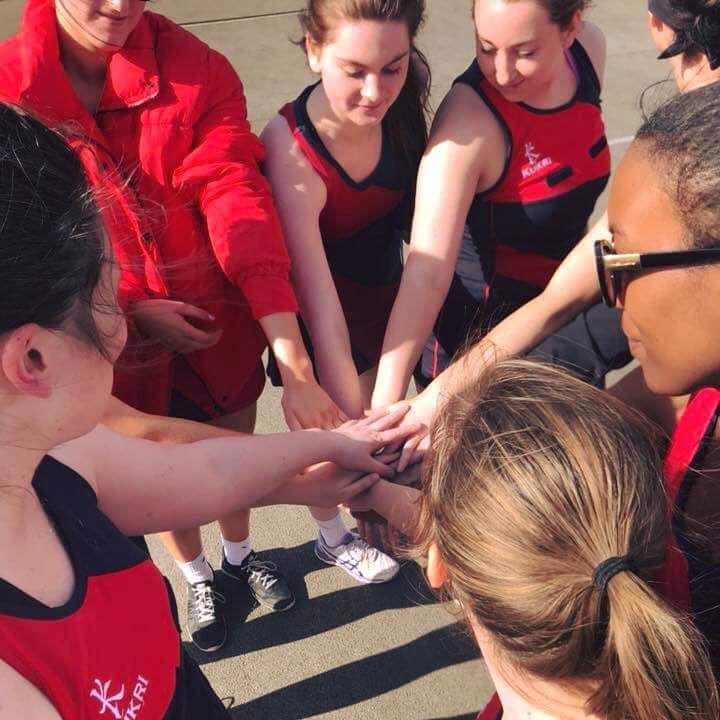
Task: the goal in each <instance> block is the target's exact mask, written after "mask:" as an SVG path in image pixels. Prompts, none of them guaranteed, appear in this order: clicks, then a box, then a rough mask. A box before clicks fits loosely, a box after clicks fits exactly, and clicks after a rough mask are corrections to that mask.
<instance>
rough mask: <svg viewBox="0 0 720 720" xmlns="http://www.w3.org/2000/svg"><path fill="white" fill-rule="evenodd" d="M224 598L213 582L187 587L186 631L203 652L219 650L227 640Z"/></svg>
mask: <svg viewBox="0 0 720 720" xmlns="http://www.w3.org/2000/svg"><path fill="white" fill-rule="evenodd" d="M224 604H225V598H224V596H223V595H221V594H220V593H219V592H218V591H217V589H216V585H215V582H213V581H207V582H199V583H195V584H193V585H191V584H188V586H187V629H188V632H189V633H190V637H191V638H192V641H193V643H195V646H196V647H197V648H198V649H200V650H202V651H203V652H207V653H209V652H215V650H219V649H220V648H221V647H222V646H223V645H224V644H225V640H226V639H227V627H226V626H225V618H224V617H223V608H222V606H223V605H224Z"/></svg>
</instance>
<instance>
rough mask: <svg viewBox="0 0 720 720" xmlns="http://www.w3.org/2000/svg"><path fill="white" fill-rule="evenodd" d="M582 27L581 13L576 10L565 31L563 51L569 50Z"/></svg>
mask: <svg viewBox="0 0 720 720" xmlns="http://www.w3.org/2000/svg"><path fill="white" fill-rule="evenodd" d="M582 27H583V19H582V12H581V11H580V10H578V11H577V12H576V13H575V15H573V19H572V20H571V21H570V25H568V27H567V28H566V29H565V31H564V34H565V38H564V42H563V46H564V48H565V50H567V49H569V48H570V47H571V46H572V44H573V43H574V42H575V40H577V37H578V35H579V34H580V31H581V30H582Z"/></svg>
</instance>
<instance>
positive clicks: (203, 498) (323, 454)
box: [53, 409, 407, 535]
mask: <svg viewBox="0 0 720 720" xmlns="http://www.w3.org/2000/svg"><path fill="white" fill-rule="evenodd" d="M405 412H406V409H405V410H400V411H396V412H394V413H388V414H384V415H382V414H380V413H377V414H375V415H374V416H373V417H371V418H367V419H364V420H361V421H356V422H354V423H348V424H347V425H346V426H344V427H343V428H342V429H340V430H336V431H331V432H330V431H320V430H305V431H300V432H297V433H291V434H288V433H282V434H279V435H257V436H242V435H237V436H235V437H225V438H217V439H212V440H203V441H200V442H194V443H187V444H183V445H161V444H159V443H153V442H149V441H146V440H136V439H132V438H127V437H123V436H121V435H118V434H117V433H114V432H112V431H111V430H108V429H107V428H104V427H98V428H96V429H95V430H94V431H93V432H91V433H89V434H88V435H86V436H84V437H82V438H79V439H77V440H75V441H72V442H70V443H68V444H67V445H65V446H62V447H60V448H57V449H56V450H55V451H53V455H54V456H55V457H57V459H58V460H60V461H61V462H64V463H66V464H67V465H69V466H70V467H72V468H74V469H75V470H76V471H77V472H78V473H80V474H81V475H82V476H83V477H84V478H86V479H87V480H88V482H90V483H91V484H92V485H93V486H94V487H95V489H96V492H97V496H98V501H99V504H100V507H101V509H102V510H103V511H104V512H105V513H107V515H108V516H109V517H110V518H111V519H112V520H113V521H114V522H115V523H116V524H117V525H118V527H119V528H120V529H121V530H123V532H125V533H127V534H130V535H136V534H145V533H149V532H157V531H160V530H168V529H181V528H187V527H195V526H197V525H201V524H203V523H206V522H209V521H210V520H212V519H213V518H214V517H218V516H220V515H222V514H223V513H226V512H227V511H228V508H240V507H251V506H253V505H255V504H257V503H258V502H259V501H260V500H261V499H262V498H263V497H265V496H266V495H268V494H269V493H271V492H273V491H275V490H277V489H278V488H279V487H280V486H282V485H283V484H285V483H286V482H288V481H289V480H291V479H293V478H294V477H295V476H296V475H299V474H300V473H301V472H302V471H303V470H304V469H305V468H306V467H308V466H312V465H315V464H317V463H320V462H323V461H326V460H329V461H332V462H335V463H337V465H339V466H340V467H343V468H346V469H347V470H351V471H355V472H356V473H362V474H367V473H377V475H381V476H386V477H390V476H392V475H393V471H392V470H391V469H390V468H389V467H388V466H387V465H385V464H384V463H383V462H380V460H379V459H377V458H375V457H374V453H375V452H377V451H378V450H379V449H380V448H382V447H385V446H387V445H392V444H393V443H395V442H397V441H398V440H399V439H402V438H403V437H405V436H407V431H405V430H397V429H392V428H394V427H395V426H396V425H397V423H398V422H399V421H400V420H401V418H402V416H403V415H404V414H405ZM374 479H377V478H374Z"/></svg>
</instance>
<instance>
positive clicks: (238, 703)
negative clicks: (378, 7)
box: [0, 0, 667, 720]
mask: <svg viewBox="0 0 720 720" xmlns="http://www.w3.org/2000/svg"><path fill="white" fill-rule="evenodd" d="M300 6H301V2H300V0H207V1H206V2H202V3H201V2H198V1H197V0H157V1H156V2H154V3H153V4H152V5H151V6H150V9H152V10H155V11H158V12H164V13H166V14H167V15H169V16H170V17H171V18H173V19H174V20H176V21H178V22H181V23H183V24H184V25H186V26H187V27H188V28H189V29H191V30H192V32H194V33H196V34H197V35H198V36H199V37H201V38H202V39H203V40H205V41H206V42H208V43H209V44H210V45H212V46H213V47H215V48H217V49H218V50H220V51H222V52H223V53H225V54H226V55H227V56H228V57H229V58H230V59H231V60H232V62H233V63H234V65H235V67H236V68H237V70H238V72H239V74H240V76H241V77H242V79H243V81H244V83H245V89H246V92H247V97H248V103H249V110H250V118H251V121H252V123H253V127H254V129H255V130H256V131H258V132H259V131H260V130H261V129H262V127H263V125H264V124H265V123H266V122H267V120H268V119H269V118H270V117H272V115H273V114H274V113H275V112H276V110H277V109H278V108H279V107H280V106H281V105H282V104H283V103H284V102H286V101H287V100H290V99H292V98H294V97H295V96H296V95H297V94H298V92H299V91H300V90H301V89H302V87H304V85H305V84H306V83H307V82H309V81H310V80H311V75H310V74H309V72H308V70H307V69H306V66H305V62H304V59H303V56H302V54H301V52H300V50H299V49H297V48H296V47H294V46H293V45H292V44H291V43H290V39H293V38H297V37H298V35H299V30H298V24H297V20H296V16H295V13H296V11H297V10H298V8H299V7H300ZM469 6H470V2H469V0H428V22H427V25H426V28H425V30H424V32H423V34H422V37H421V39H420V45H421V47H422V48H423V49H424V50H425V51H426V52H427V54H428V56H429V58H430V61H431V65H432V68H433V75H434V93H433V97H434V101H435V105H436V106H437V103H438V102H439V101H440V99H441V98H442V96H443V95H444V93H445V92H446V91H447V89H448V87H449V85H450V83H451V81H452V78H453V77H455V76H456V75H457V74H459V73H460V72H461V71H462V70H464V69H465V67H466V66H467V65H468V63H469V62H470V60H471V58H472V56H473V47H474V44H473V31H472V25H471V22H470V10H469ZM21 7H22V1H21V0H0V39H4V38H5V37H8V36H9V35H11V34H12V33H13V32H14V31H15V27H16V25H17V20H18V18H19V15H20V11H21ZM591 17H592V18H593V19H594V20H595V21H597V22H598V23H599V24H600V26H601V27H602V28H603V29H604V31H605V33H606V35H607V39H608V53H609V54H608V67H607V76H606V84H605V92H604V112H605V120H606V125H607V129H608V138H609V139H610V143H611V146H612V148H613V155H614V159H615V160H616V161H617V159H618V157H619V156H620V154H621V153H622V152H623V151H624V149H625V148H626V146H627V142H628V138H629V136H631V135H632V133H633V132H634V131H635V130H636V128H637V127H638V125H639V123H640V121H641V116H640V112H639V109H638V100H639V96H640V93H641V91H642V90H643V89H644V88H646V87H648V86H649V85H650V84H651V83H653V82H654V81H656V80H660V79H662V78H664V77H666V76H667V68H666V66H664V65H662V64H660V63H658V62H656V61H655V60H654V53H653V50H652V48H651V46H650V41H649V38H648V33H647V29H646V13H645V11H644V6H643V4H642V3H628V2H626V0H599V1H598V2H597V3H596V7H595V8H594V9H593V10H592V11H591ZM602 202H603V201H601V204H602ZM284 429H285V427H284V423H283V420H282V414H281V412H280V405H279V394H278V393H277V392H276V391H274V390H272V389H270V388H268V389H266V391H265V393H264V394H263V396H262V398H261V401H260V407H259V419H258V426H257V430H258V432H272V431H280V430H284ZM198 480H199V481H201V478H199V479H198ZM253 527H254V530H255V535H256V547H257V548H258V549H263V550H265V549H268V553H267V554H268V557H269V558H270V559H272V560H274V561H276V562H277V563H278V564H279V565H280V566H281V567H282V568H283V569H284V570H285V571H286V572H287V574H288V575H289V577H290V580H291V582H292V585H293V587H294V589H295V592H296V593H297V596H298V603H297V606H296V607H295V608H294V609H293V610H291V611H290V612H288V613H285V614H280V615H273V614H270V613H268V612H266V611H265V610H262V609H258V608H253V607H252V606H251V605H250V603H249V601H248V598H247V597H246V596H245V595H244V594H243V593H238V592H231V593H230V594H231V595H233V598H232V599H233V603H232V605H231V610H230V616H229V620H230V624H231V633H232V636H231V639H230V641H229V642H228V644H227V646H226V647H225V648H224V650H223V651H222V652H221V653H220V654H218V655H213V656H206V657H199V658H198V660H199V661H200V662H201V663H202V664H203V667H204V670H205V672H206V673H207V675H208V677H209V678H210V680H211V682H212V684H213V685H214V687H215V688H216V689H217V691H218V692H219V693H220V694H221V696H223V697H226V698H228V704H229V705H231V706H232V707H233V708H234V709H233V716H234V717H237V718H245V719H248V720H250V719H257V720H265V719H266V718H271V717H272V718H282V719H283V720H301V719H302V718H311V717H312V718H335V719H337V720H340V719H347V720H350V719H357V718H366V717H383V718H396V719H397V720H431V719H436V720H440V719H441V718H442V719H444V720H453V719H454V720H460V719H461V718H463V719H464V718H473V717H474V714H475V713H476V712H477V710H478V709H479V708H480V707H481V706H482V704H483V702H484V701H485V699H486V698H487V697H488V695H489V693H490V687H491V686H490V683H489V681H488V678H487V675H486V673H485V670H484V666H483V663H482V661H481V660H479V659H478V658H477V653H476V651H475V650H474V648H473V645H472V643H471V642H469V640H468V639H467V637H466V635H465V633H464V631H463V630H462V628H461V626H460V625H459V624H457V623H456V622H455V618H454V617H453V616H452V615H450V614H449V613H448V612H447V610H446V609H445V608H444V607H442V606H440V605H438V604H436V603H435V602H434V601H433V599H432V598H431V595H430V593H429V591H428V590H427V588H426V587H425V586H424V584H423V582H422V579H421V576H420V573H419V572H418V570H417V569H416V567H415V566H414V565H413V564H406V565H405V567H404V569H403V572H402V574H401V576H400V578H399V579H397V580H396V581H394V582H393V583H391V584H389V585H386V586H379V587H361V586H357V585H355V584H353V583H352V582H351V580H350V579H349V577H347V576H346V575H345V574H344V573H343V572H342V571H340V570H337V569H335V568H326V567H325V566H322V565H321V564H320V563H319V562H318V561H317V560H316V559H315V557H314V555H313V551H312V541H313V538H314V532H315V531H314V526H313V523H312V522H311V521H310V518H309V515H308V514H307V512H306V511H305V510H304V509H301V508H285V507H283V508H267V509H263V510H259V511H257V512H255V513H254V514H253ZM204 538H205V544H206V548H207V552H208V555H209V557H210V559H211V561H212V562H214V563H217V561H218V559H219V537H218V533H217V530H216V527H214V526H213V527H209V528H206V529H205V531H204ZM151 544H152V549H153V555H154V557H155V559H156V561H157V563H158V565H159V566H160V567H161V569H162V570H163V572H165V573H166V574H167V575H168V577H170V579H171V581H172V583H173V585H174V587H175V590H176V592H177V595H178V599H179V601H180V604H181V615H184V611H183V607H182V606H183V605H184V597H185V593H184V588H183V587H182V583H181V582H180V578H179V575H178V573H177V572H176V571H175V569H174V567H173V565H172V563H170V562H169V561H168V557H167V555H166V554H165V553H164V552H163V550H162V548H161V547H160V546H159V544H158V543H157V542H156V541H154V540H152V541H151ZM228 591H231V589H230V588H228Z"/></svg>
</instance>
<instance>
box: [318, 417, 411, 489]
mask: <svg viewBox="0 0 720 720" xmlns="http://www.w3.org/2000/svg"><path fill="white" fill-rule="evenodd" d="M409 409H410V408H409V406H408V405H404V406H401V407H398V408H395V409H394V410H391V411H388V410H385V409H383V410H376V411H374V412H372V413H370V414H369V415H368V416H367V417H364V418H361V419H360V420H350V421H348V422H346V423H344V424H343V425H341V426H340V427H339V428H338V429H337V430H334V431H333V435H334V436H335V438H336V440H335V443H336V444H335V447H334V448H333V450H332V453H333V454H332V459H333V461H334V462H336V463H337V464H338V465H340V466H341V467H343V468H345V469H347V470H361V471H364V472H371V473H377V474H378V475H379V476H380V477H385V478H391V477H393V476H394V474H395V469H394V468H393V467H392V465H393V463H394V462H395V461H397V460H398V459H399V458H400V453H399V451H396V450H395V449H394V448H399V447H400V446H401V445H402V443H403V442H404V441H405V440H406V439H407V438H409V437H411V436H413V435H415V434H417V433H419V432H420V430H421V427H420V425H419V424H418V423H403V422H402V420H403V418H404V417H405V416H406V415H407V413H408V411H409Z"/></svg>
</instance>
